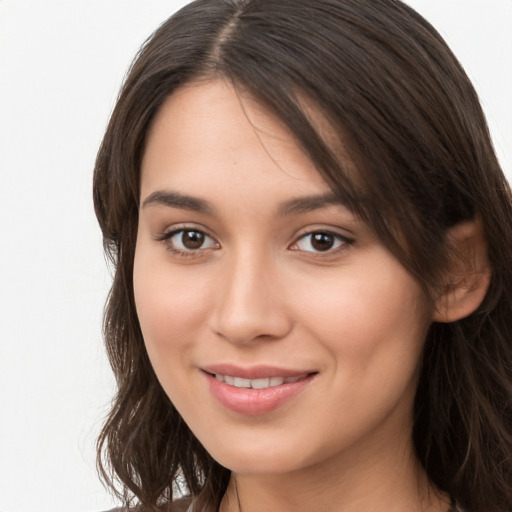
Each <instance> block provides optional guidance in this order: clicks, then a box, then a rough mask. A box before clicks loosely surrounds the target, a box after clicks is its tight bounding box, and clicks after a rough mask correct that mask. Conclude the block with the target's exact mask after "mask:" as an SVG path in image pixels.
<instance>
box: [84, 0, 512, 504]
mask: <svg viewBox="0 0 512 512" xmlns="http://www.w3.org/2000/svg"><path fill="white" fill-rule="evenodd" d="M216 76H221V77H224V78H225V79H227V80H229V81H231V83H233V85H234V86H235V87H236V88H238V89H239V90H243V91H244V92H246V93H248V94H250V95H251V96H252V97H254V98H255V99H256V100H257V101H259V102H260V103H261V104H262V105H264V106H265V107H267V108H269V109H270V110H271V111H273V112H274V113H275V114H276V115H277V116H279V118H281V119H282V120H283V121H284V122H285V123H286V125H287V126H288V127H289V129H290V130H291V132H292V133H293V134H294V136H295V137H296V139H297V141H298V143H299V144H300V145H301V146H302V147H303V148H304V150H305V151H306V152H307V154H308V155H309V156H310V158H311V160H312V161H313V162H314V163H315V164H316V167H317V168H318V171H319V172H320V173H321V174H322V175H323V176H324V177H325V179H326V180H327V182H328V183H329V184H330V186H331V187H332V189H333V191H334V192H335V193H336V194H339V195H340V196H343V199H344V201H345V202H347V201H348V202H349V204H350V205H351V207H352V209H353V210H354V211H355V212H357V213H358V214H359V215H360V216H361V217H362V218H363V219H364V220H365V221H367V222H368V224H369V225H370V226H372V228H373V229H374V230H375V232H376V233H377V234H378V236H379V237H380V238H381V239H382V241H383V242H384V243H385V244H386V245H387V247H388V248H389V250H390V251H391V252H392V253H393V254H395V256H396V257H397V258H398V259H399V260H400V261H401V262H402V264H403V265H404V266H405V267H406V268H407V269H408V270H409V271H410V272H411V273H412V275H414V276H415V277H416V278H417V279H418V281H419V282H420V283H422V285H423V287H424V289H425V291H426V292H427V293H431V292H432V290H433V289H434V288H435V287H436V286H438V285H439V283H440V279H441V276H442V274H443V271H444V270H445V269H446V265H447V261H448V255H449V247H448V246H447V243H446V237H445V235H446V232H447V230H448V228H450V227H451V226H453V225H455V224H457V223H460V222H462V221H465V220H469V219H473V218H479V219H480V220H481V222H482V225H483V228H484V232H485V236H486V239H487V243H488V254H489V259H490V264H491V269H492V278H491V283H490V286H489V290H488V293H487V295H486V298H485V299H484V301H483V303H482V304H481V306H480V307H479V308H478V310H477V311H476V312H475V313H473V314H472V315H470V316H469V317H467V318H464V319H462V320H459V321H456V322H452V323H446V324H441V323H435V324H434V325H433V326H432V327H431V330H430V332H429V335H428V338H427V340H426V344H425V349H424V355H423V364H422V370H421V376H420V383H419V387H418V391H417V396H416V402H415V422H414V432H413V436H414V442H415V448H416V452H417V456H418V458H419V460H420V461H421V464H422V465H423V466H424V468H425V470H426V472H427V474H428V476H429V478H430V480H431V481H432V483H433V484H434V485H435V486H437V487H438V488H439V489H440V490H442V491H444V492H446V493H447V494H449V495H450V496H451V497H452V498H453V499H454V500H455V501H456V502H457V503H458V504H459V505H460V506H461V507H462V508H463V509H464V510H465V511H466V512H505V511H509V510H510V509H511V507H512V348H511V342H512V304H511V290H512V261H511V260H512V206H511V204H512V195H511V191H510V187H509V185H508V184H507V182H506V179H505V178H504V176H503V173H502V171H501V170H500V167H499V164H498V162H497V159H496V156H495V153H494V151H493V148H492V144H491V142H490V137H489V133H488V128H487V124H486V121H485V119H484V115H483V113H482V110H481V107H480V104H479V101H478V98H477V95H476V93H475V91H474V89H473V87H472V85H471V84H470V82H469V80H468V78H467V76H466V74H465V73H464V71H463V69H462V67H461V66H460V64H459V63H458V61H457V60H456V58H455V57H454V55H453V54H452V53H451V51H450V50H449V49H448V47H447V45H446V43H445V42H444V41H443V40H442V38H441V37H440V35H439V34H438V33H437V32H436V31H435V30H434V29H433V27H432V26H431V25H430V24H429V23H427V22H426V21H425V20H424V19H423V18H422V17H421V16H419V15H418V14H417V13H416V12H415V11H413V10H412V9H411V8H409V7H407V6H406V5H404V4H403V3H401V2H400V1H398V0H372V1H361V0H303V1H298V0H197V1H195V2H192V3H191V4H189V5H188V6H186V7H185V8H183V9H182V10H180V11H179V12H178V13H176V14H175V15H173V16H172V17H171V18H170V19H169V20H168V21H167V22H165V23H164V24H163V25H162V26H161V27H160V28H159V29H158V30H157V31H156V32H155V33H154V34H153V36H152V37H151V38H150V39H149V40H148V41H147V42H146V43H145V45H144V46H143V48H142V49H141V51H140V53H139V55H138V56H137V58H136V59H135V61H134V63H133V65H132V67H131V69H130V72H129V74H128V76H127V78H126V81H125V83H124V86H123V88H122V90H121V93H120V96H119V99H118V101H117V105H116V107H115V109H114V111H113V114H112V116H111V119H110V123H109V126H108V128H107V131H106V134H105V137H104V140H103V143H102V145H101V148H100V150H99V153H98V157H97V162H96V168H95V175H94V202H95V209H96V214H97V217H98V221H99V223H100V226H101V229H102V231H103V236H104V245H105V250H106V252H107V254H108V255H109V256H110V258H111V260H112V262H113V265H114V268H115V276H114V282H113V285H112V290H111V293H110V296H109V299H108V304H107V308H106V314H105V324H104V330H105V339H106V345H107V350H108V354H109V357H110V361H111V364H112V368H113V370H114V373H115V376H116V378H117V385H118V393H117V396H116V398H115V400H114V402H113V406H112V411H111V413H110V415H109V416H108V418H107V421H106V423H105V426H104V428H103V431H102V433H101V435H100V438H99V441H98V451H99V467H100V470H101V472H102V475H103V477H104V478H105V480H106V481H107V482H108V483H109V485H112V486H114V485H115V483H116V481H117V482H118V483H120V484H121V491H119V495H120V496H122V497H123V499H124V500H125V503H126V504H129V503H131V502H133V501H134V497H135V499H136V500H137V501H138V502H139V503H141V504H142V505H143V506H144V510H146V509H147V510H156V504H157V503H160V502H163V501H172V499H173V492H174V494H176V490H177V487H180V486H181V487H182V490H183V491H184V492H187V493H190V494H192V495H194V496H198V497H199V498H198V499H199V500H200V502H202V503H203V504H204V505H205V506H206V508H205V510H207V509H208V507H211V510H216V507H218V505H219V503H220V500H221V498H222V495H223V493H224V491H225V489H226V486H227V482H228V480H229V470H227V469H226V468H223V467H221V466H220V465H219V464H218V463H217V462H216V461H215V460H213V459H212V458H211V457H210V455H209V454H208V453H207V452H206V451H205V449H204V448H203V447H202V446H201V444H200V443H199V442H198V440H197V439H196V438H195V437H194V435H193V434H192V433H191V431H190V430H189V429H188V427H187V426H186V425H185V423H184V422H183V420H182V419H181V417H180V415H179V413H178V412H177V411H176V410H175V409H174V407H173V405H172V403H171V402H170V401H169V399H168V397H167V396H166V394H165V393H164V391H163V390H162V388H161V386H160V385H159V383H158V381H157V379H156V377H155V374H154V372H153V369H152V367H151V365H150V362H149V359H148V356H147V354H146V350H145V347H144V341H143V337H142V334H141V330H140V327H139V323H138V320H137V314H136V310H135V305H134V295H133V285H132V271H133V258H134V249H135V242H136V230H137V218H138V203H139V179H140V176H139V173H140V164H141V159H142V155H143V152H144V144H145V137H146V135H147V133H148V129H149V127H150V125H151V122H152V120H153V118H154V117H155V114H156V112H157V111H158V109H159V108H160V106H161V105H162V103H163V102H164V101H165V100H166V98H167V97H168V96H169V95H170V94H172V92H173V91H175V90H176V89H177V88H179V87H180V86H182V85H184V84H186V83H189V82H191V81H194V80H198V79H208V78H213V77H216ZM306 103H307V104H308V105H309V106H312V107H313V109H315V110H316V111H318V112H320V113H321V114H322V115H323V117H324V118H325V119H327V120H328V122H329V125H330V127H331V128H332V131H333V133H334V134H336V135H337V137H338V138H339V142H340V143H341V146H342V147H343V150H344V152H345V153H346V154H348V155H349V156H350V161H351V162H352V163H353V165H354V166H355V168H356V169H357V176H354V173H353V172H350V169H347V168H346V159H342V158H340V155H339V151H337V150H336V147H339V146H340V145H339V144H338V143H335V144H333V143H332V141H331V143H327V141H326V140H325V138H323V137H322V136H321V134H320V133H319V130H318V129H317V128H318V127H317V126H315V123H314V121H313V120H312V119H310V116H308V112H307V110H306V109H305V108H304V105H305V104H306ZM208 510H209V509H208Z"/></svg>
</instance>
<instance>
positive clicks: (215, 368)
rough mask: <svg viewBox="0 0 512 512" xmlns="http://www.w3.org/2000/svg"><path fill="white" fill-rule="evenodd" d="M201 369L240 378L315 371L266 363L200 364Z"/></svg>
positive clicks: (293, 375) (289, 374)
mask: <svg viewBox="0 0 512 512" xmlns="http://www.w3.org/2000/svg"><path fill="white" fill-rule="evenodd" d="M201 369H202V370H203V371H204V372H206V373H210V374H212V375H229V376H230V377H239V378H242V379H267V378H270V377H284V378H285V379H286V378H289V377H300V376H303V375H308V374H310V373H316V372H314V371H311V370H298V369H290V368H280V367H278V366H267V365H256V366H247V367H243V366H236V365H233V364H214V365H208V366H202V367H201Z"/></svg>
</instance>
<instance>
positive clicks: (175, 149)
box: [141, 79, 329, 196]
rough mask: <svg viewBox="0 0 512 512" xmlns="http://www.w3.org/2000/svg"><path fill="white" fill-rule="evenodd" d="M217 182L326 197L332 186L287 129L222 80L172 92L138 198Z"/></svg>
mask: <svg viewBox="0 0 512 512" xmlns="http://www.w3.org/2000/svg"><path fill="white" fill-rule="evenodd" d="M219 180H223V181H224V185H225V186H227V187H228V188H229V189H230V190H231V191H233V192H236V191H237V190H240V189H242V188H247V186H251V187H252V190H253V192H254V193H256V192H257V191H258V190H260V191H261V192H264V189H265V187H268V186H269V185H270V183H269V182H270V181H271V182H272V186H274V187H280V188H282V189H283V190H290V192H292V191H294V192H301V193H302V192H304V191H305V190H307V191H308V193H310V194H311V193H324V192H325V191H328V190H329V187H328V185H327V184H326V182H325V180H324V179H323V178H322V176H321V175H320V173H319V172H318V171H317V169H316V167H315V165H314V164H313V162H311V160H310V159H309V158H308V156H307V155H306V153H305V152H304V150H303V149H302V147H301V146H300V145H299V144H297V142H296V138H295V137H294V136H293V134H292V133H291V131H290V130H289V129H288V128H287V127H286V126H285V125H284V123H283V122H282V121H281V120H280V119H279V118H278V117H277V116H276V115H274V114H272V113H271V112H269V111H268V110H267V109H265V108H263V107H262V106H261V105H260V104H259V103H258V102H257V101H255V100H254V99H253V98H252V97H250V96H249V95H247V94H243V93H239V92H238V91H236V90H235V89H234V88H233V87H232V86H231V85H230V84H228V83H227V82H226V81H224V80H222V79H216V80H212V81H208V82H200V83H193V84H190V85H187V86H184V87H182V88H180V89H178V90H177V91H175V92H174V93H173V94H172V95H171V96H170V97H169V98H168V99H167V100H166V102H165V103H164V104H163V106H162V107H161V109H160V110H159V112H158V113H157V115H156V117H155V120H154V122H153V124H152V126H151V129H150V131H149V134H148V139H147V144H146V149H145V153H144V157H143V161H142V177H141V194H142V196H144V195H145V194H148V193H151V192H152V191H153V190H154V189H155V188H158V187H162V186H167V185H168V186H172V187H173V188H176V187H177V188H178V189H179V188H180V187H182V186H186V187H190V186H191V185H194V187H195V188H196V189H197V190H204V191H209V190H210V189H211V187H212V186H214V185H215V184H216V183H217V182H218V181H219Z"/></svg>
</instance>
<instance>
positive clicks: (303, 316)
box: [134, 80, 432, 474]
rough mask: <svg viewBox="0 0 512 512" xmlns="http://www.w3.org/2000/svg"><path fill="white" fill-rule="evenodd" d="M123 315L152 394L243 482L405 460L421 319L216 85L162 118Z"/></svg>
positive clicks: (152, 144) (343, 214) (416, 296)
mask: <svg viewBox="0 0 512 512" xmlns="http://www.w3.org/2000/svg"><path fill="white" fill-rule="evenodd" d="M134 286H135V301H136V306H137V313H138V316H139V320H140V325H141V328H142V333H143V335H144V339H145V343H146V346H147V351H148V353H149V357H150V359H151V362H152V364H153V367H154V369H155V372H156V375H157V376H158V379H159V380H160V382H161V384H162V386H163V388H164V390H165V392H166V393H167V394H168V396H169V398H170V399H171V401H172V402H173V404H174V405H175V406H176V408H177V409H178V411H179V412H180V414H181V415H182V416H183V418H184V420H185V421H186V422H187V424H188V425H189V427H190V428H191V430H192V431H193V432H194V433H195V435H196V436H197V437H198V439H199V440H200V441H201V442H202V444H203V445H204V446H205V448H206V449H207V450H208V451H209V452H210V453H211V454H212V456H213V457H214V458H215V459H216V460H218V461H219V462H220V463H221V464H222V465H224V466H226V467H228V468H230V469H232V470H234V471H237V472H241V473H252V474H265V473H285V472H289V471H294V470H298V469H303V468H308V467H313V466H315V465H318V464H323V463H328V462H329V463H332V462H334V463H340V464H357V463H358V462H360V461H361V460H362V459H364V458H365V457H366V458H367V457H368V454H371V455H372V460H375V458H374V457H375V455H377V456H378V455H379V452H381V455H382V456H387V457H389V456H391V457H392V456H394V454H397V453H400V454H403V448H404V447H405V448H406V447H408V446H409V445H410V438H411V425H412V420H411V416H412V407H413V400H414V393H415V388H416V384H417V373H418V362H419V359H420V354H421V351H422V346H423V343H424V339H425V336H426V332H427V329H428V326H429V324H430V322H431V317H432V308H431V306H430V305H429V302H428V301H427V299H426V298H425V296H424V294H423V293H422V291H421V288H420V286H419V285H418V283H417V282H416V281H415V280H414V279H413V278H412V277H411V275H409V274H408V272H406V270H405V269H404V268H403V266H402V265H401V264H400V263H399V262H398V261H397V260H396V259H395V258H394V257H393V256H392V255H391V254H390V252H389V251H388V250H387V249H386V248H385V247H384V246H383V245H382V243H381V242H380V241H379V240H378V239H377V238H376V237H375V235H374V234H373V232H372V230H371V229H370V228H369V227H368V226H367V225H366V224H365V223H363V222H362V221H361V220H359V219H358V218H357V217H356V216H355V215H354V214H353V213H352V212H351V211H349V210H348V209H347V208H346V207H345V206H344V205H343V204H340V203H339V202H336V201H335V200H334V198H333V197H332V194H331V190H330V189H329V187H328V186H327V184H326V183H325V181H324V180H323V179H322V177H321V176H320V174H319V173H318V172H317V171H316V170H315V168H314V166H313V164H312V163H311V161H310V160H309V159H308V158H307V157H306V155H305V154H304V153H303V151H301V149H300V148H299V147H298V146H297V145H296V143H295V142H294V140H293V137H292V136H291V134H290V133H289V131H288V130H287V129H285V128H284V126H283V125H282V123H280V122H279V121H278V120H277V119H276V118H275V117H273V116H272V115H271V114H269V113H268V112H266V111H265V110H264V109H263V108H261V107H260V106H258V105H257V104H256V103H255V102H254V101H252V100H251V99H250V98H248V97H244V96H242V97H239V96H237V94H236V93H235V91H234V90H233V89H232V88H231V87H230V86H229V85H227V84H226V83H225V82H224V81H222V80H216V81H211V82H208V83H201V84H195V85H190V86H187V87H183V88H181V89H180V90H178V91H177V92H176V93H174V94H173V95H172V96H171V97H170V98H169V99H168V100H167V102H166V103H165V104H164V106H163V107H162V108H161V110H160V112H159V114H158V115H157V117H156V120H155V122H154V124H153V127H152V129H151V131H150V134H149V137H148V142H147V147H146V152H145V155H144V159H143V164H142V178H141V207H140V219H139V226H138V236H137V247H136V254H135V269H134Z"/></svg>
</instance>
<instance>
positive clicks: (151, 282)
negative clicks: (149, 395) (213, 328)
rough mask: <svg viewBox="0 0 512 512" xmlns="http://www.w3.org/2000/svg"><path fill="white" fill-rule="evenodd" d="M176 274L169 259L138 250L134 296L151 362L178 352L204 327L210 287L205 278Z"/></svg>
mask: <svg viewBox="0 0 512 512" xmlns="http://www.w3.org/2000/svg"><path fill="white" fill-rule="evenodd" d="M195 272H196V274H195V275H194V274H193V273H192V270H191V271H190V272H183V270H181V271H180V272H173V271H172V266H170V265H169V262H168V261H166V257H165V255H164V256H163V257H161V258H160V259H158V258H155V257H150V254H147V252H146V251H145V250H144V248H138V249H137V251H136V254H135V261H134V275H133V279H134V294H135V305H136V309H137V315H138V318H139V323H140V327H141V330H142V334H143V337H144V341H145V343H146V347H147V350H148V353H149V355H150V357H151V359H152V360H153V361H154V360H155V358H154V357H152V356H153V355H154V354H155V355H158V356H160V355H162V354H163V353H164V352H168V351H173V352H174V351H177V350H179V349H180V348H181V346H182V345H186V344H187V342H189V341H190V339H191V338H192V339H193V338H194V333H195V332H197V330H198V329H199V328H200V326H201V325H204V319H205V315H206V311H207V310H208V308H207V304H208V300H207V298H206V295H207V290H208V287H207V286H205V283H204V282H203V283H202V286H199V284H198V280H199V281H200V279H201V276H197V270H196V271H195Z"/></svg>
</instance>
